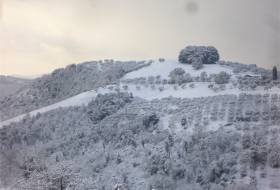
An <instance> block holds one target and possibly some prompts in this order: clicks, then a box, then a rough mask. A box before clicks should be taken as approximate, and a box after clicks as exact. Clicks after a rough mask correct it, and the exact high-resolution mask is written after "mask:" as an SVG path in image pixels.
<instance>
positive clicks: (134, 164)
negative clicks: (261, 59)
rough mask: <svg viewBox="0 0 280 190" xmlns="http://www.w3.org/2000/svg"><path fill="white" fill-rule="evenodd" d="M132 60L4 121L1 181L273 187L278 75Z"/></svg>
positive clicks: (80, 189)
mask: <svg viewBox="0 0 280 190" xmlns="http://www.w3.org/2000/svg"><path fill="white" fill-rule="evenodd" d="M129 64H130V65H129V66H130V68H132V69H129V71H130V72H129V71H128V70H127V72H126V74H123V75H117V77H115V78H114V80H113V81H110V82H108V80H105V82H104V77H101V76H100V75H98V76H100V78H95V81H94V84H98V85H94V88H92V89H88V88H90V87H91V86H90V85H86V88H84V87H83V89H84V90H82V91H80V90H76V88H77V86H79V85H77V86H75V88H74V89H73V92H72V90H69V89H72V88H68V87H67V85H66V87H65V89H64V90H62V91H63V92H64V91H65V92H67V93H70V94H69V95H66V93H62V92H59V93H58V95H59V97H64V98H63V100H62V101H58V102H55V104H53V103H54V102H53V100H54V99H55V98H54V99H52V101H50V102H52V103H51V104H48V105H47V106H45V107H41V108H40V109H36V108H35V109H32V110H33V111H32V110H29V111H27V112H29V114H27V115H25V114H23V115H20V116H19V117H16V118H12V119H11V120H6V121H4V122H2V123H1V125H2V128H1V129H0V143H1V149H0V150H1V154H0V161H1V162H0V171H1V172H0V179H1V182H2V186H4V187H6V188H8V187H9V188H11V189H15V190H17V189H34V190H39V189H46V187H47V188H54V189H58V188H61V187H62V188H67V189H71V190H72V189H73V190H74V189H75V190H84V189H102V190H107V189H108V190H111V189H117V190H128V189H133V190H143V189H147V190H151V189H154V190H174V189H178V190H185V189H187V190H188V189H189V190H203V189H208V190H240V189H248V190H250V189H252V190H275V189H280V184H279V182H278V180H277V179H278V177H280V175H279V167H280V147H279V144H280V130H279V129H280V126H279V123H280V88H279V84H280V81H279V80H278V81H272V80H271V77H270V72H269V71H266V70H264V69H261V68H257V67H256V66H254V65H243V64H238V63H231V62H219V63H218V64H214V65H204V67H203V68H202V69H201V70H194V69H193V67H191V65H183V64H180V63H178V62H176V61H172V60H167V61H163V60H160V61H153V62H141V63H136V62H133V63H131V62H130V63H129ZM133 64H135V65H133ZM100 66H101V65H99V66H97V69H98V71H99V72H101V70H100V69H101V68H100ZM82 67H84V65H83V66H82ZM125 68H127V66H126V67H125ZM178 68H179V69H178ZM115 71H116V70H115V69H114V70H110V71H108V72H109V73H112V72H115ZM117 71H118V69H117ZM62 73H64V72H62ZM71 73H72V72H71ZM105 73H106V72H105ZM79 74H80V73H78V74H77V75H79ZM101 74H104V72H101ZM55 75H56V74H55ZM113 75H114V76H115V74H113ZM67 76H68V75H67ZM82 76H83V75H81V76H80V75H79V77H82ZM86 76H87V75H86ZM110 76H111V75H110ZM49 77H50V76H49ZM77 77H78V76H77ZM105 79H108V78H106V77H105ZM41 80H42V79H41ZM51 80H52V79H51V78H49V81H48V80H47V81H48V82H47V84H50V83H51V84H52V83H53V82H54V81H51ZM44 81H45V80H44ZM78 81H80V78H79V79H78ZM71 82H73V81H71ZM71 82H69V85H70V83H71ZM42 84H43V83H42ZM44 84H45V83H44ZM62 84H63V85H64V84H68V83H67V82H65V81H64V82H63V83H61V85H62ZM78 84H80V85H81V83H78ZM99 84H101V85H99ZM44 86H45V85H44ZM51 86H53V85H51ZM38 88H39V87H38ZM41 88H42V87H41ZM62 88H63V87H61V88H60V89H62ZM80 92H83V93H80ZM66 97H67V98H66ZM69 97H70V98H69ZM55 100H58V99H55ZM41 105H43V104H41ZM7 107H8V105H7ZM23 107H24V106H23ZM35 107H36V106H35ZM10 109H11V111H12V110H13V109H14V108H10ZM30 111H31V112H30ZM21 113H24V112H21ZM14 115H15V114H14ZM15 116H16V115H15Z"/></svg>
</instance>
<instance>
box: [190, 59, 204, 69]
mask: <svg viewBox="0 0 280 190" xmlns="http://www.w3.org/2000/svg"><path fill="white" fill-rule="evenodd" d="M192 67H193V68H194V70H199V69H202V67H203V63H202V61H201V59H195V60H194V61H193V62H192Z"/></svg>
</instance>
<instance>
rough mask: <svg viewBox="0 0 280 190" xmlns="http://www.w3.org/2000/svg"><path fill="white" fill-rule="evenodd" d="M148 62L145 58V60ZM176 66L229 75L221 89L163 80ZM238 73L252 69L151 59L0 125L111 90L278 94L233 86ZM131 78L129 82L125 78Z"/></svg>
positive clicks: (158, 94)
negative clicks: (115, 80) (117, 77)
mask: <svg viewBox="0 0 280 190" xmlns="http://www.w3.org/2000/svg"><path fill="white" fill-rule="evenodd" d="M147 63H148V61H147ZM98 68H100V66H99V67H98ZM176 68H182V69H183V70H184V71H185V72H186V73H189V74H190V76H192V77H200V76H201V73H203V72H205V73H206V74H207V75H208V76H210V75H214V74H219V73H220V72H226V73H229V74H230V75H231V81H230V82H229V83H228V84H225V85H224V86H223V88H222V89H218V88H217V89H216V90H215V89H214V90H213V89H211V88H209V85H214V82H213V81H193V82H188V83H186V84H183V85H178V84H168V83H166V84H165V83H163V82H162V81H163V80H166V81H167V80H168V79H169V74H170V72H171V71H173V70H174V69H176ZM242 75H251V76H256V75H258V74H254V73H252V72H248V71H245V72H240V73H238V74H235V73H234V72H233V68H232V67H230V66H226V65H221V64H214V65H204V67H203V68H202V69H200V70H195V69H194V68H193V67H192V66H191V65H188V64H181V63H179V62H177V61H174V60H167V61H152V63H151V64H150V65H146V66H145V67H143V68H141V69H138V70H136V71H132V72H129V73H127V74H126V75H124V76H123V77H122V78H121V80H120V81H121V82H119V83H117V84H115V85H107V86H104V87H101V88H98V89H96V90H90V91H87V92H83V93H81V94H78V95H75V96H73V97H70V98H67V99H65V100H62V101H60V102H57V103H55V104H52V105H48V106H45V107H42V108H40V109H36V110H33V111H31V112H28V113H24V114H21V115H19V116H16V117H14V118H11V119H9V120H5V121H2V122H0V127H1V126H4V125H8V124H10V123H11V122H17V121H20V120H21V119H23V118H24V116H26V115H27V114H29V115H30V116H35V115H36V114H37V113H44V112H47V111H50V110H53V109H57V108H59V107H62V108H63V107H70V106H81V105H87V104H88V103H89V102H90V101H92V100H93V99H94V98H95V97H96V95H97V94H104V93H106V92H107V93H112V92H115V93H116V92H128V93H132V95H133V96H135V97H139V98H143V99H146V100H153V99H162V98H167V97H175V98H199V97H208V96H217V95H231V94H232V95H239V94H241V93H247V94H278V93H279V94H280V89H279V88H278V87H273V88H270V89H267V90H264V88H262V87H258V88H257V89H254V90H247V91H243V90H240V89H238V87H237V86H234V85H233V83H235V82H237V81H236V78H237V77H238V76H242ZM149 77H154V78H155V80H156V78H159V79H160V80H161V81H160V82H158V83H157V82H156V81H155V82H148V78H149ZM137 79H146V81H145V83H141V82H137ZM130 80H132V81H133V80H134V81H133V82H127V81H130Z"/></svg>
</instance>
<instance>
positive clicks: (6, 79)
mask: <svg viewBox="0 0 280 190" xmlns="http://www.w3.org/2000/svg"><path fill="white" fill-rule="evenodd" d="M31 82H32V80H31V79H26V78H18V77H11V76H4V75H0V99H2V98H3V97H5V96H9V95H11V94H14V93H15V92H16V91H18V90H20V89H21V88H23V87H24V86H26V85H28V84H30V83H31Z"/></svg>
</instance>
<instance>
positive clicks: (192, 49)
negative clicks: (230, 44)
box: [179, 46, 219, 64]
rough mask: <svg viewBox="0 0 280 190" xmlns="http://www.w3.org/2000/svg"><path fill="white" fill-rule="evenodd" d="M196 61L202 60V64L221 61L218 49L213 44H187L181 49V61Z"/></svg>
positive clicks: (189, 62) (188, 62)
mask: <svg viewBox="0 0 280 190" xmlns="http://www.w3.org/2000/svg"><path fill="white" fill-rule="evenodd" d="M194 61H200V62H201V63H202V64H215V63H216V62H217V61H219V53H218V50H217V49H216V48H214V47H211V46H208V47H206V46H187V47H186V48H184V49H183V50H181V52H180V55H179V62H180V63H185V64H192V63H193V62H194Z"/></svg>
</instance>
